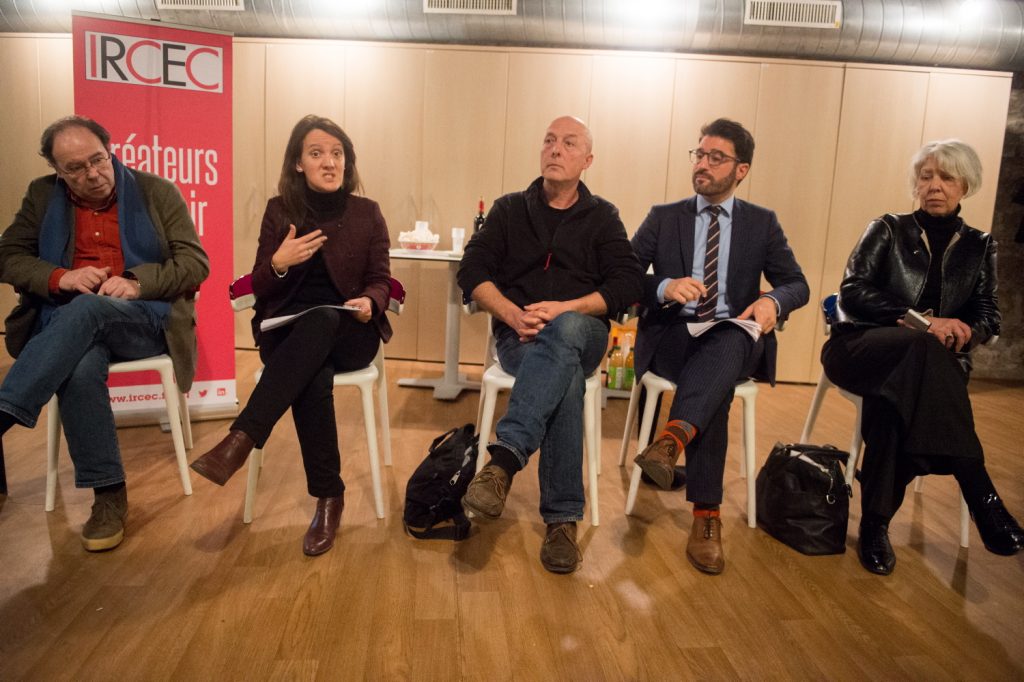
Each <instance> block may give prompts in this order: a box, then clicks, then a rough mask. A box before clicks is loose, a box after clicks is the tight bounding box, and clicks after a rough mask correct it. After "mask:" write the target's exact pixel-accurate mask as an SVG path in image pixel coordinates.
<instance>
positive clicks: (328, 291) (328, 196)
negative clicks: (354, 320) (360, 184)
mask: <svg viewBox="0 0 1024 682" xmlns="http://www.w3.org/2000/svg"><path fill="white" fill-rule="evenodd" d="M347 200H348V192H345V191H344V190H338V191H337V192H317V191H315V190H313V189H310V188H309V186H308V185H307V186H306V196H305V202H306V207H307V209H308V212H307V214H306V219H305V220H304V221H303V224H302V225H301V226H296V227H297V228H298V235H299V236H301V235H304V234H308V233H310V232H312V231H313V230H316V229H321V230H323V231H324V234H327V235H328V237H327V238H328V240H330V239H339V238H340V233H339V231H338V229H337V227H338V225H340V223H341V216H342V215H343V214H344V213H345V204H346V202H347ZM326 246H327V244H326V243H325V244H324V247H325V248H326ZM299 267H300V268H302V269H303V270H305V271H306V272H305V273H304V274H303V275H302V277H303V279H302V286H300V287H299V288H298V289H297V290H296V292H295V296H294V298H292V300H291V301H290V302H289V303H288V305H287V306H286V310H285V311H284V313H283V314H292V313H297V312H301V311H303V310H306V309H308V308H311V307H313V306H316V305H324V304H329V305H336V304H339V303H342V298H341V295H340V294H339V293H338V290H337V289H336V288H335V287H334V283H333V282H332V281H331V276H330V274H329V273H328V272H327V264H326V263H325V262H324V252H323V249H320V250H319V251H317V252H316V253H315V254H313V257H312V258H310V259H309V260H308V261H306V263H305V264H303V265H301V266H299Z"/></svg>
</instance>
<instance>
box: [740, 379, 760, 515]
mask: <svg viewBox="0 0 1024 682" xmlns="http://www.w3.org/2000/svg"><path fill="white" fill-rule="evenodd" d="M754 389H755V390H754V391H752V392H751V394H750V396H743V398H742V400H743V460H742V461H743V462H744V467H743V468H744V469H745V471H743V472H742V473H743V475H745V476H746V479H747V525H748V526H749V527H751V528H757V492H756V488H755V486H756V476H755V474H754V472H755V471H756V470H757V468H756V467H757V437H756V435H755V431H754V429H755V423H756V421H757V420H756V418H755V417H756V409H755V408H756V405H755V401H756V400H757V387H756V386H755V387H754Z"/></svg>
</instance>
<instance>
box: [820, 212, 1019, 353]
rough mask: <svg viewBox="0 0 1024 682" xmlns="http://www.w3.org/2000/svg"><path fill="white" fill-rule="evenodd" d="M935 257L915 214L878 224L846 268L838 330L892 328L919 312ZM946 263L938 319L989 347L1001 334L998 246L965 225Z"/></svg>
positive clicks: (870, 227) (945, 257) (973, 342)
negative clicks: (954, 322) (960, 325)
mask: <svg viewBox="0 0 1024 682" xmlns="http://www.w3.org/2000/svg"><path fill="white" fill-rule="evenodd" d="M931 257H932V256H931V252H930V250H929V247H928V244H927V240H926V239H925V238H924V230H923V229H922V228H921V226H920V225H918V224H917V222H916V221H915V220H914V216H913V215H912V214H909V213H907V214H900V215H895V214H892V213H888V214H886V215H884V216H882V217H880V218H878V219H876V220H874V221H872V222H871V224H870V225H868V228H867V230H865V232H864V235H863V236H862V237H861V239H860V242H859V243H858V244H857V246H856V247H855V248H854V250H853V253H852V254H850V259H849V260H848V261H847V263H846V273H845V275H844V276H843V283H842V284H841V285H840V287H839V301H838V306H837V309H836V316H837V327H838V328H842V327H844V326H892V325H895V324H896V320H898V319H899V318H901V317H903V315H904V314H905V313H906V312H907V310H909V309H910V308H914V309H915V310H917V308H916V305H917V302H918V301H919V300H920V298H921V294H922V292H923V291H924V285H925V280H926V278H927V277H928V264H929V262H930V261H931ZM942 258H943V265H942V294H941V298H940V305H939V309H938V310H936V311H935V315H936V316H937V317H955V318H957V319H959V320H961V321H963V322H964V323H965V324H967V325H968V326H969V327H970V328H971V343H970V347H975V346H977V345H979V344H982V343H985V341H987V340H988V339H989V338H991V337H992V336H993V335H996V334H998V333H999V322H1000V316H999V307H998V302H997V300H996V240H995V239H993V238H992V235H990V234H988V233H985V232H982V231H980V230H976V229H974V228H973V227H969V226H967V225H966V224H965V223H964V222H963V220H960V226H959V227H958V228H957V230H956V233H955V234H954V235H953V239H952V241H950V243H949V246H948V247H947V249H946V253H945V254H944V255H943V256H942ZM918 312H924V311H923V310H918Z"/></svg>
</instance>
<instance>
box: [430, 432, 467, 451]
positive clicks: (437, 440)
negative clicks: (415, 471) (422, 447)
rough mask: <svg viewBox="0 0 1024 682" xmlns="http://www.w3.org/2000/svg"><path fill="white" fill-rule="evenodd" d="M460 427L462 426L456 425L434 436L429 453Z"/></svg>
mask: <svg viewBox="0 0 1024 682" xmlns="http://www.w3.org/2000/svg"><path fill="white" fill-rule="evenodd" d="M460 428H462V427H459V426H456V427H455V428H454V429H449V430H448V431H445V432H444V433H442V434H441V435H440V436H438V437H437V438H435V439H434V442H433V443H431V444H430V453H431V454H433V453H434V450H435V449H436V448H437V446H438V445H440V444H441V443H443V442H444V441H446V440H448V438H449V437H451V436H453V435H454V434H455V433H456V432H457V431H458V430H459V429H460Z"/></svg>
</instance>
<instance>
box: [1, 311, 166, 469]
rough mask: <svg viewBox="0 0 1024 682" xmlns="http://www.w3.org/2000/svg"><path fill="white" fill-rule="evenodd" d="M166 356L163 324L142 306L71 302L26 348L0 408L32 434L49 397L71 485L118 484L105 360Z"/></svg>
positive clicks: (7, 381) (5, 385)
mask: <svg viewBox="0 0 1024 682" xmlns="http://www.w3.org/2000/svg"><path fill="white" fill-rule="evenodd" d="M165 352H167V345H166V342H165V341H164V332H163V321H162V320H160V319H159V318H158V317H157V316H156V315H154V314H153V313H152V312H151V311H150V310H149V309H148V308H147V307H146V306H144V305H142V304H140V303H138V302H135V301H125V300H122V299H117V298H110V297H108V296H97V295H93V294H83V295H80V296H76V297H75V298H74V299H72V300H71V301H70V302H69V303H67V304H65V305H62V306H60V307H58V308H57V309H56V310H55V311H54V312H53V315H52V316H51V317H50V320H49V322H48V323H47V324H46V325H45V326H44V327H43V328H42V329H40V330H38V331H37V332H36V333H35V335H34V336H32V338H31V339H29V341H28V343H27V344H25V347H24V348H23V349H22V351H21V354H19V355H18V359H17V360H16V361H15V363H14V364H13V365H11V370H10V371H9V372H8V373H7V376H6V377H5V378H4V382H3V385H2V386H0V410H2V411H4V412H6V413H8V414H10V415H11V416H13V417H14V418H15V419H17V420H18V422H20V423H21V424H23V425H24V426H27V427H29V428H32V427H34V426H35V425H36V420H37V419H38V418H39V412H40V411H41V410H42V409H43V405H45V404H46V403H47V402H48V401H49V400H50V398H51V397H52V396H53V394H54V393H56V394H57V399H58V401H59V404H60V416H61V421H62V422H63V424H64V436H65V438H66V439H67V442H68V452H69V453H70V454H71V461H72V462H73V463H74V465H75V485H76V486H77V487H79V488H97V487H100V486H105V485H113V484H115V483H120V482H122V481H124V467H123V466H122V465H121V452H120V450H119V449H118V446H117V432H116V430H115V428H114V414H113V412H112V411H111V409H110V394H109V391H108V389H107V373H108V366H109V364H110V361H111V359H112V358H113V359H114V360H137V359H139V358H145V357H150V356H153V355H159V354H160V353H165ZM170 399H173V397H172V396H168V400H170Z"/></svg>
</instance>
